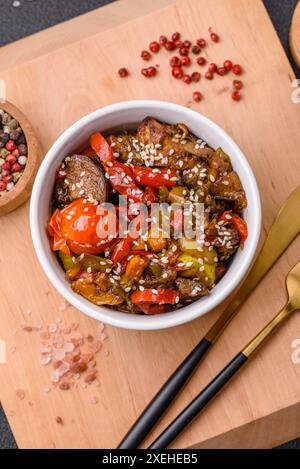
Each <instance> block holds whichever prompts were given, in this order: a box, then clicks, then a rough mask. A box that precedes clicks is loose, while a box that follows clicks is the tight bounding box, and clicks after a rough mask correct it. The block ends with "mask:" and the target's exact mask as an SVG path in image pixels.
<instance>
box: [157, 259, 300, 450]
mask: <svg viewBox="0 0 300 469" xmlns="http://www.w3.org/2000/svg"><path fill="white" fill-rule="evenodd" d="M286 286H287V292H288V297H289V298H288V301H287V303H286V305H285V306H284V307H283V308H282V310H281V311H279V313H278V314H276V316H275V317H274V318H273V319H272V321H270V322H269V324H267V325H266V326H265V327H264V328H263V329H262V330H261V331H260V332H259V333H258V334H257V335H256V336H255V337H254V338H253V339H252V340H251V341H250V342H249V343H248V344H247V345H246V347H244V348H243V349H242V350H241V351H240V352H239V353H238V354H237V355H236V356H235V357H234V358H233V360H231V361H230V362H229V363H228V364H227V365H226V366H225V368H223V370H222V371H221V372H220V373H219V374H218V375H217V376H216V377H215V378H214V379H213V380H212V381H211V382H210V383H209V384H208V385H207V386H206V388H204V389H203V391H201V392H200V393H199V394H198V396H196V397H195V399H194V400H193V401H192V402H191V403H190V404H189V405H188V406H187V407H186V408H185V409H184V410H183V411H182V412H181V413H180V414H179V415H178V416H177V417H176V418H175V419H174V420H173V422H171V423H170V425H169V426H168V427H167V428H166V429H165V430H164V431H163V432H162V433H161V434H160V435H159V436H158V437H157V438H156V440H155V441H154V442H153V443H152V444H151V445H150V446H149V448H150V449H162V448H166V447H167V446H168V445H169V444H170V443H171V442H172V441H173V440H174V439H175V438H176V437H177V436H178V435H179V433H180V432H181V431H182V430H183V429H184V428H185V427H186V426H187V425H188V424H189V423H190V422H191V421H192V420H193V419H194V418H195V417H196V415H197V414H198V413H199V412H200V411H201V410H202V409H203V408H204V407H205V406H206V405H207V404H208V403H209V402H210V400H211V399H212V398H213V397H214V396H215V395H216V394H218V393H219V391H220V390H221V389H222V388H223V387H224V386H225V384H226V383H227V382H228V381H229V380H230V379H231V378H232V376H234V375H235V373H236V372H237V371H238V370H239V369H240V368H241V367H242V366H243V365H244V363H246V362H247V361H248V360H249V358H251V357H252V355H253V354H254V353H255V352H256V351H257V349H258V348H259V347H260V346H261V345H262V344H263V343H264V342H265V341H266V339H268V338H269V337H270V335H271V334H272V332H273V331H274V330H275V329H277V328H278V327H279V326H281V325H282V324H283V323H284V321H285V320H286V319H287V318H288V317H289V316H290V315H291V314H292V313H294V312H295V311H297V310H299V309H300V262H298V264H296V265H295V267H293V268H292V270H291V271H290V272H289V273H288V275H287V277H286Z"/></svg>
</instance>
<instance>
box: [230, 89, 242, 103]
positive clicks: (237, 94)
mask: <svg viewBox="0 0 300 469" xmlns="http://www.w3.org/2000/svg"><path fill="white" fill-rule="evenodd" d="M231 97H232V99H233V100H234V101H239V100H240V99H241V97H242V95H241V93H240V92H239V91H237V90H235V91H233V92H232V95H231Z"/></svg>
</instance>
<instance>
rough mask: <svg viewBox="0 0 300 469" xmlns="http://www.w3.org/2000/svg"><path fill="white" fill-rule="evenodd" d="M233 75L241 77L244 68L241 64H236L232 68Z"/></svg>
mask: <svg viewBox="0 0 300 469" xmlns="http://www.w3.org/2000/svg"><path fill="white" fill-rule="evenodd" d="M232 73H234V74H235V75H240V74H241V73H242V67H241V66H240V65H239V64H236V65H234V66H233V67H232Z"/></svg>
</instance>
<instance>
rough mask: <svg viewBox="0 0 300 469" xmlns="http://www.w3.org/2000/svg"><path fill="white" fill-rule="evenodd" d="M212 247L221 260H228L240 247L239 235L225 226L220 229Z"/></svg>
mask: <svg viewBox="0 0 300 469" xmlns="http://www.w3.org/2000/svg"><path fill="white" fill-rule="evenodd" d="M212 245H213V246H214V247H215V248H216V249H217V251H218V254H219V257H220V259H221V260H224V259H228V258H229V257H230V256H232V254H234V253H235V252H236V250H237V249H238V248H239V246H240V238H239V234H238V232H237V231H236V230H235V229H234V228H231V227H228V226H223V227H222V228H221V229H218V234H217V236H216V237H215V239H214V240H213V241H212Z"/></svg>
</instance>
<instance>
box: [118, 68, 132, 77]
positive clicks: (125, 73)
mask: <svg viewBox="0 0 300 469" xmlns="http://www.w3.org/2000/svg"><path fill="white" fill-rule="evenodd" d="M118 74H119V75H120V77H121V78H125V77H127V76H128V75H129V73H128V70H127V68H125V67H122V68H120V69H119V71H118Z"/></svg>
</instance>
